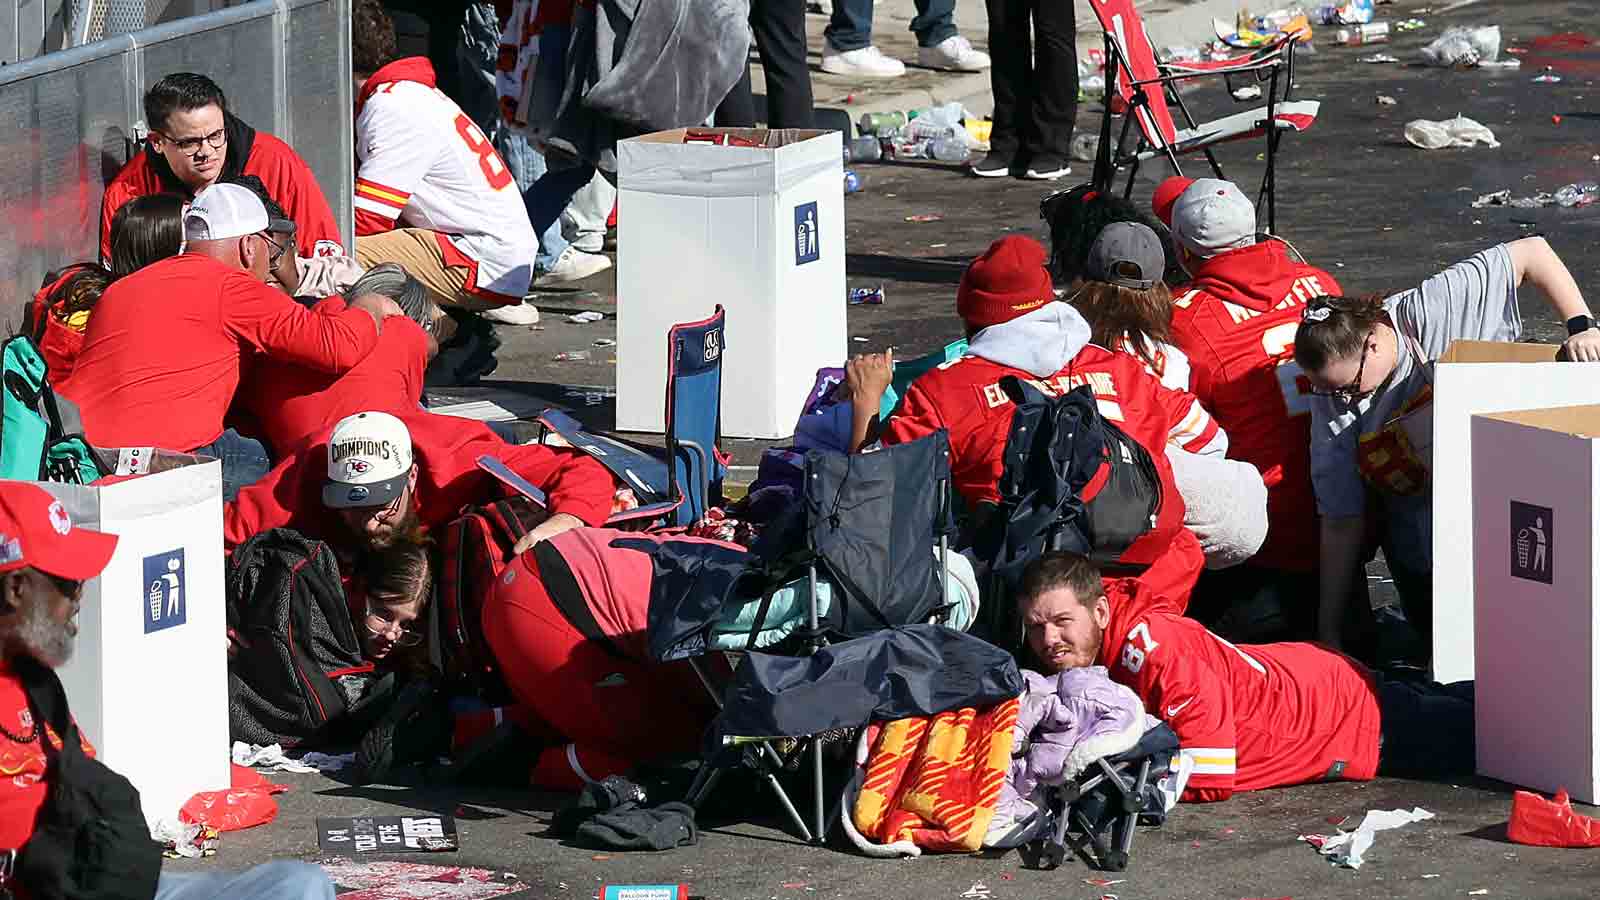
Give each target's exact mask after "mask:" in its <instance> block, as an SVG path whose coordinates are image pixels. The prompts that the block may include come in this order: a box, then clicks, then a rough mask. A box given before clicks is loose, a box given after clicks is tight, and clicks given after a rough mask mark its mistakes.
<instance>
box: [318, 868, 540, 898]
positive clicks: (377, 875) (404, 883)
mask: <svg viewBox="0 0 1600 900" xmlns="http://www.w3.org/2000/svg"><path fill="white" fill-rule="evenodd" d="M322 868H323V870H324V871H326V872H327V873H328V877H329V878H330V879H332V880H333V883H334V884H335V885H337V886H338V891H339V900H489V898H492V897H500V896H504V895H506V894H514V893H516V892H517V891H525V890H527V889H528V885H526V884H523V883H522V882H521V881H518V880H516V879H514V878H513V879H510V880H507V879H506V878H504V877H502V876H501V875H500V874H499V873H497V872H494V871H491V870H489V869H470V868H465V867H458V866H429V865H423V864H421V863H405V862H364V861H363V862H357V861H355V860H352V859H336V860H327V861H324V862H323V863H322Z"/></svg>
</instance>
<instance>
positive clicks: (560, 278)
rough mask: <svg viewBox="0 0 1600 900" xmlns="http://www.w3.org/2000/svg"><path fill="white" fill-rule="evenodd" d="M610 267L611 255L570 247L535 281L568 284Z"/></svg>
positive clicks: (544, 283)
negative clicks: (586, 251)
mask: <svg viewBox="0 0 1600 900" xmlns="http://www.w3.org/2000/svg"><path fill="white" fill-rule="evenodd" d="M609 268H611V257H609V256H601V255H600V254H598V253H585V252H583V251H582V250H579V249H578V248H577V247H568V248H567V249H565V250H563V251H561V255H560V256H558V257H556V262H555V265H553V266H551V267H550V268H549V269H548V270H546V271H545V273H544V274H543V275H540V276H539V277H538V278H537V279H535V281H536V283H537V284H541V285H547V284H566V283H568V282H570V281H582V280H583V279H585V278H588V277H590V276H593V275H598V274H600V273H601V272H604V271H605V270H607V269H609Z"/></svg>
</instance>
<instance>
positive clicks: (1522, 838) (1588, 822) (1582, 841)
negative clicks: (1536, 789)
mask: <svg viewBox="0 0 1600 900" xmlns="http://www.w3.org/2000/svg"><path fill="white" fill-rule="evenodd" d="M1596 825H1600V820H1596V819H1593V818H1590V817H1589V816H1586V815H1583V814H1582V813H1580V812H1577V811H1576V810H1574V809H1573V808H1572V797H1571V796H1570V795H1569V794H1568V793H1567V791H1566V789H1565V788H1562V789H1561V790H1559V791H1557V792H1556V795H1555V797H1553V798H1551V799H1548V800H1547V799H1545V797H1544V795H1542V794H1535V793H1532V792H1529V791H1517V792H1516V794H1514V795H1513V796H1512V798H1511V820H1510V821H1509V822H1507V823H1506V837H1507V838H1508V839H1510V840H1511V841H1512V842H1513V843H1517V844H1528V845H1531V846H1535V847H1600V828H1597V827H1596ZM1508 856H1509V854H1508Z"/></svg>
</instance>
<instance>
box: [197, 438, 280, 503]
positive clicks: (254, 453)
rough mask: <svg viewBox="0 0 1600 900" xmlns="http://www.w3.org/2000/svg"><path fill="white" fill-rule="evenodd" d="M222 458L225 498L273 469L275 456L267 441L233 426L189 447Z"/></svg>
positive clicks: (201, 453) (223, 492)
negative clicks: (236, 429) (207, 442)
mask: <svg viewBox="0 0 1600 900" xmlns="http://www.w3.org/2000/svg"><path fill="white" fill-rule="evenodd" d="M190 452H191V453H194V454H197V455H199V456H209V457H211V458H212V459H217V460H221V461H222V499H223V500H233V499H234V498H236V497H238V496H239V491H240V489H242V488H247V487H249V486H250V485H252V484H255V483H256V482H258V481H260V480H261V479H262V478H265V477H266V475H267V473H268V472H270V471H272V457H271V456H270V455H269V454H268V453H267V448H266V445H265V444H262V443H261V442H260V441H258V440H256V439H255V438H247V437H245V436H244V435H242V434H240V433H239V432H237V431H234V430H233V429H232V428H229V429H228V430H227V431H224V432H223V433H222V435H221V436H220V437H218V438H217V439H216V440H214V441H212V442H211V443H209V444H206V445H205V446H204V447H196V448H194V449H193V450H191V451H190Z"/></svg>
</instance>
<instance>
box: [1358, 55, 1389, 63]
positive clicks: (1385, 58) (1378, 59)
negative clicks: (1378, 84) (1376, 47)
mask: <svg viewBox="0 0 1600 900" xmlns="http://www.w3.org/2000/svg"><path fill="white" fill-rule="evenodd" d="M1399 61H1400V57H1398V56H1390V55H1389V54H1387V53H1374V54H1372V55H1371V56H1359V57H1356V62H1359V63H1397V62H1399Z"/></svg>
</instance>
